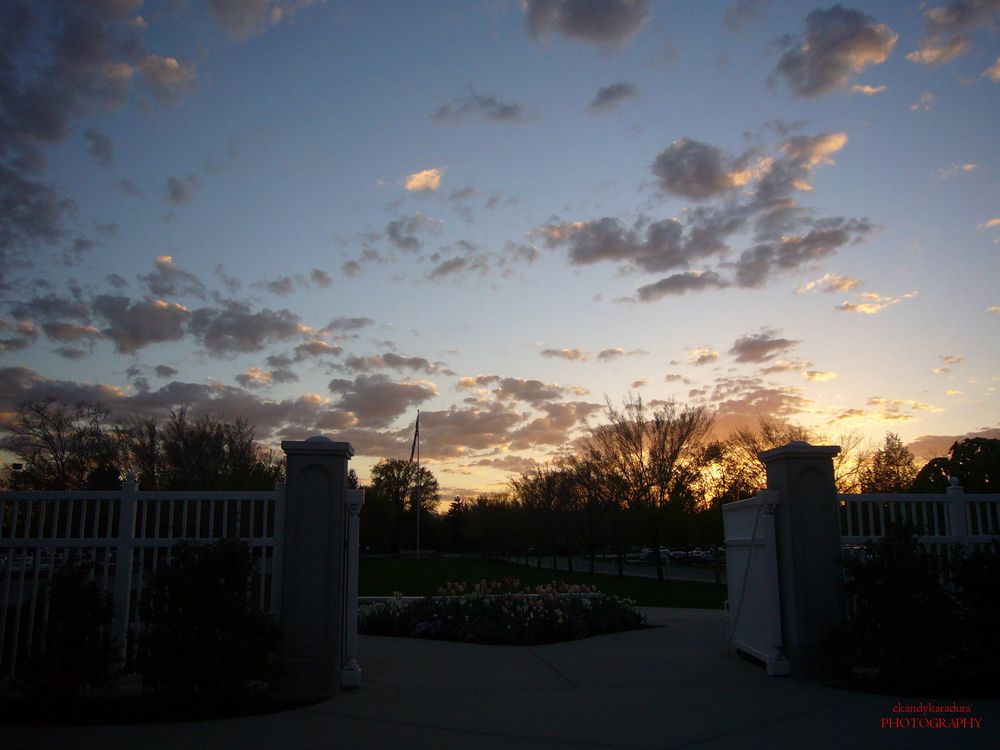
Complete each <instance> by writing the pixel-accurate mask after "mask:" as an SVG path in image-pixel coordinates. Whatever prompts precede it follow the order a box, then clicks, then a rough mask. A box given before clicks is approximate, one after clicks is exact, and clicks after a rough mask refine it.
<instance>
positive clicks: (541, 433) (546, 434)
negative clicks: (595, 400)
mask: <svg viewBox="0 0 1000 750" xmlns="http://www.w3.org/2000/svg"><path fill="white" fill-rule="evenodd" d="M539 408H540V409H541V411H542V412H544V416H540V417H537V418H535V419H533V420H531V421H530V422H529V423H528V424H526V425H524V426H522V427H520V428H518V429H517V430H514V431H513V432H512V433H511V435H510V440H511V443H510V444H511V447H512V448H513V449H515V450H523V449H526V448H531V447H534V446H540V445H557V446H564V445H566V443H568V442H569V439H570V431H571V430H572V429H573V428H574V427H576V426H577V425H582V424H584V423H585V420H586V419H587V417H588V416H590V415H591V414H593V413H594V412H597V411H600V410H601V409H603V407H602V406H601V405H600V404H591V403H587V402H584V401H572V402H563V403H555V404H553V403H545V404H540V405H539Z"/></svg>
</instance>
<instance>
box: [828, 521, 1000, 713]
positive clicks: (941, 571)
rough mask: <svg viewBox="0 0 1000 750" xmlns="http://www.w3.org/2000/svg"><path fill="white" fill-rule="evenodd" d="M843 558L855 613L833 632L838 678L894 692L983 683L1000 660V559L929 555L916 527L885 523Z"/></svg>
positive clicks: (956, 552) (978, 689)
mask: <svg viewBox="0 0 1000 750" xmlns="http://www.w3.org/2000/svg"><path fill="white" fill-rule="evenodd" d="M843 564H844V567H845V569H846V571H847V574H848V580H847V583H846V584H845V590H846V591H847V592H848V593H849V594H851V595H852V596H853V604H854V610H855V611H854V612H853V614H852V616H851V617H850V618H849V620H848V622H847V624H846V625H845V626H844V627H843V628H842V629H841V630H840V631H839V632H838V633H837V635H836V641H837V646H838V649H837V651H838V657H839V658H838V662H839V663H840V665H841V667H842V668H843V670H844V672H843V675H842V676H844V677H846V678H847V679H848V680H849V681H850V682H851V683H852V684H854V685H856V686H860V687H863V688H871V689H876V690H884V691H888V692H895V693H910V694H914V693H921V692H938V693H940V692H942V691H946V692H952V693H955V692H959V693H967V694H978V693H982V692H983V691H984V690H988V689H989V688H988V686H987V676H988V675H990V674H991V673H992V674H995V672H996V669H997V667H998V666H1000V658H998V653H1000V652H998V648H997V646H996V643H995V635H996V632H997V626H998V624H1000V616H998V614H997V607H996V600H995V589H996V581H997V577H998V575H1000V560H998V559H997V558H996V557H994V556H992V555H984V554H982V553H977V554H972V555H969V554H966V553H965V552H964V551H963V550H962V549H961V548H953V549H951V550H950V552H949V555H948V557H947V558H946V557H944V556H940V555H936V554H934V553H932V552H929V551H927V550H925V549H924V547H923V546H922V545H921V544H920V543H919V542H918V537H917V529H916V528H915V527H913V526H910V525H890V526H889V528H888V529H887V534H886V536H885V537H883V538H882V539H880V540H877V541H874V542H869V543H868V544H867V545H866V546H865V554H864V555H862V556H861V557H846V558H845V559H844V563H843Z"/></svg>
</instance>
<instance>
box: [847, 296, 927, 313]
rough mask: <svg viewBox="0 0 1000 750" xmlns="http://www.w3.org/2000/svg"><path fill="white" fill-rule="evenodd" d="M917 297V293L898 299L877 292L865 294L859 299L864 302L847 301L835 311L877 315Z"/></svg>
mask: <svg viewBox="0 0 1000 750" xmlns="http://www.w3.org/2000/svg"><path fill="white" fill-rule="evenodd" d="M916 296H917V292H907V293H906V294H901V295H899V296H898V297H891V296H887V295H882V294H878V293H877V292H863V293H862V294H860V295H858V298H859V299H861V300H863V301H862V302H849V301H847V300H845V301H844V302H842V303H840V304H839V305H837V307H835V308H834V310H839V311H840V312H853V313H860V314H862V315H875V314H877V313H880V312H882V311H883V310H885V309H886V308H887V307H891V306H892V305H898V304H899V303H900V302H902V301H903V300H907V299H913V298H914V297H916Z"/></svg>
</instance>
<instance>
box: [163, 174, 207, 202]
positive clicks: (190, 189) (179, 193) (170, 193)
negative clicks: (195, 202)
mask: <svg viewBox="0 0 1000 750" xmlns="http://www.w3.org/2000/svg"><path fill="white" fill-rule="evenodd" d="M200 185H201V180H199V179H198V178H197V177H195V176H194V175H193V174H189V175H188V176H187V177H184V178H181V177H168V178H167V200H168V201H170V202H171V203H173V204H174V205H175V206H180V205H182V204H184V203H187V202H188V201H190V200H191V196H192V195H194V189H195V188H196V187H199V186H200Z"/></svg>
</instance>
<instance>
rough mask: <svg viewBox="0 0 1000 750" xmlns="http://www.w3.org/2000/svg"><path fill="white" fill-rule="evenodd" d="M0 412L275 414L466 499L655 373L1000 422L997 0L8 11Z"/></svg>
mask: <svg viewBox="0 0 1000 750" xmlns="http://www.w3.org/2000/svg"><path fill="white" fill-rule="evenodd" d="M3 13H4V16H3V21H2V23H3V34H4V42H5V43H4V44H3V45H0V47H2V49H3V50H4V51H3V52H2V53H0V72H2V74H3V75H2V76H0V79H2V80H0V103H2V104H0V168H2V171H0V178H2V181H0V253H2V255H0V268H2V274H3V275H2V287H0V291H2V308H0V327H2V330H0V382H2V384H3V387H2V388H0V393H2V394H3V395H2V396H0V400H2V402H0V412H3V413H5V414H6V415H9V414H10V413H11V412H12V411H13V410H14V409H15V408H16V406H17V404H18V403H19V402H20V401H23V400H25V399H32V398H44V397H46V396H49V395H51V396H56V397H59V398H63V399H67V400H77V399H95V398H100V399H102V400H104V401H106V402H107V403H108V404H109V405H110V406H112V408H114V409H115V411H116V413H118V414H121V415H128V414H132V413H152V414H164V413H166V412H168V411H169V410H170V409H171V408H176V407H178V406H181V405H187V406H189V407H190V408H191V409H192V410H193V411H195V412H205V413H211V414H214V415H216V416H219V417H222V418H230V419H231V418H235V417H237V416H243V417H246V418H247V419H249V420H250V421H251V422H253V423H255V424H256V425H257V432H258V436H259V437H261V438H264V439H266V440H268V441H271V442H277V441H280V440H281V439H287V438H303V437H307V436H309V435H312V434H317V433H325V434H328V435H331V436H333V437H335V438H338V439H346V440H350V441H351V442H352V443H353V444H354V445H355V448H356V450H357V452H358V458H357V459H356V461H355V463H356V464H357V467H358V468H359V470H360V473H361V474H362V475H364V474H365V473H366V470H367V468H368V467H370V466H371V464H372V463H374V461H376V460H378V459H379V458H381V457H387V456H388V457H395V456H398V457H405V456H406V455H408V448H409V437H410V435H411V434H412V426H413V420H414V418H415V415H416V410H417V409H418V408H419V409H421V411H422V413H423V417H422V419H421V426H422V430H421V433H422V438H423V443H422V446H423V452H424V456H425V457H426V458H427V459H428V460H429V461H431V465H432V468H433V469H434V471H435V473H436V474H437V476H438V477H439V479H440V481H441V484H442V486H443V488H444V490H445V492H446V493H448V494H454V493H460V492H466V491H476V490H481V489H489V488H495V487H498V486H501V485H503V483H504V481H505V475H506V474H507V473H509V472H517V471H521V470H525V469H528V468H530V467H531V466H532V465H535V463H537V462H543V461H545V460H547V459H548V458H550V457H552V456H553V455H555V454H556V453H558V452H559V451H560V450H563V449H565V448H566V447H567V446H569V445H570V443H571V441H572V440H573V438H574V437H576V436H578V435H579V434H580V433H581V431H582V430H583V429H585V426H586V424H587V423H588V422H589V423H590V424H594V423H596V422H598V421H600V419H601V415H602V408H603V405H604V403H605V400H606V399H610V400H611V401H612V402H613V403H616V404H617V403H620V402H621V399H623V398H624V397H626V396H627V394H629V393H633V394H638V395H640V396H641V397H642V398H643V399H644V400H645V401H647V402H649V403H652V404H655V403H656V402H658V401H662V400H665V399H669V398H675V399H678V400H679V401H681V402H684V403H690V404H702V405H705V406H707V407H709V408H711V409H713V410H716V411H717V412H718V416H717V424H718V426H719V430H720V434H725V432H726V431H727V430H728V429H730V428H731V427H732V426H733V425H736V424H739V423H740V422H742V421H746V420H747V419H753V418H754V415H755V414H757V413H763V414H768V415H775V416H780V417H782V418H786V419H789V420H791V421H794V422H798V423H801V424H804V425H808V426H810V427H812V428H814V429H815V430H816V431H817V432H818V433H821V434H823V435H826V436H828V439H830V440H836V439H837V437H838V436H839V435H841V434H843V433H845V432H850V431H855V432H858V433H860V434H862V435H864V436H867V437H869V438H871V439H872V440H879V439H881V437H882V435H883V434H884V433H885V431H886V430H892V431H894V432H898V433H899V434H900V435H901V436H902V437H903V438H904V440H906V441H908V442H911V443H912V444H913V446H914V448H915V449H916V450H917V452H918V453H924V454H933V453H937V452H940V451H942V450H946V448H947V445H948V444H950V441H951V440H953V439H955V437H957V436H961V435H967V434H994V431H995V430H997V428H998V427H1000V421H998V414H1000V409H998V396H997V393H996V387H997V384H998V380H1000V355H998V348H997V346H996V342H997V340H998V330H1000V292H998V290H997V280H998V279H1000V189H998V187H1000V158H998V155H1000V129H998V128H997V126H996V121H997V113H998V112H1000V108H998V102H1000V39H998V24H1000V2H996V1H995V0H971V1H969V2H952V3H949V4H941V5H937V4H935V3H933V2H930V3H917V2H912V3H909V2H881V3H880V2H862V3H853V4H850V5H845V6H840V5H832V6H828V5H813V4H809V3H777V2H767V1H766V0H749V1H744V2H736V3H733V2H718V3H716V2H697V3H696V2H673V3H671V2H644V1H642V0H632V1H631V2H629V1H628V0H589V1H588V2H577V1H574V0H540V1H538V0H526V1H525V2H514V1H513V0H511V1H510V2H502V1H496V2H482V3H475V2H419V3H417V2H406V3H404V2H332V1H328V2H308V1H303V0H299V1H284V2H276V1H274V0H214V1H213V2H208V3H195V2H190V3H188V2H162V3H157V2H145V3H143V2H141V1H140V0H101V1H100V2H98V1H96V0H95V1H94V2H90V3H80V2H47V3H25V4H24V5H18V4H17V3H14V4H10V3H8V4H5V9H4V11H3Z"/></svg>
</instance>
